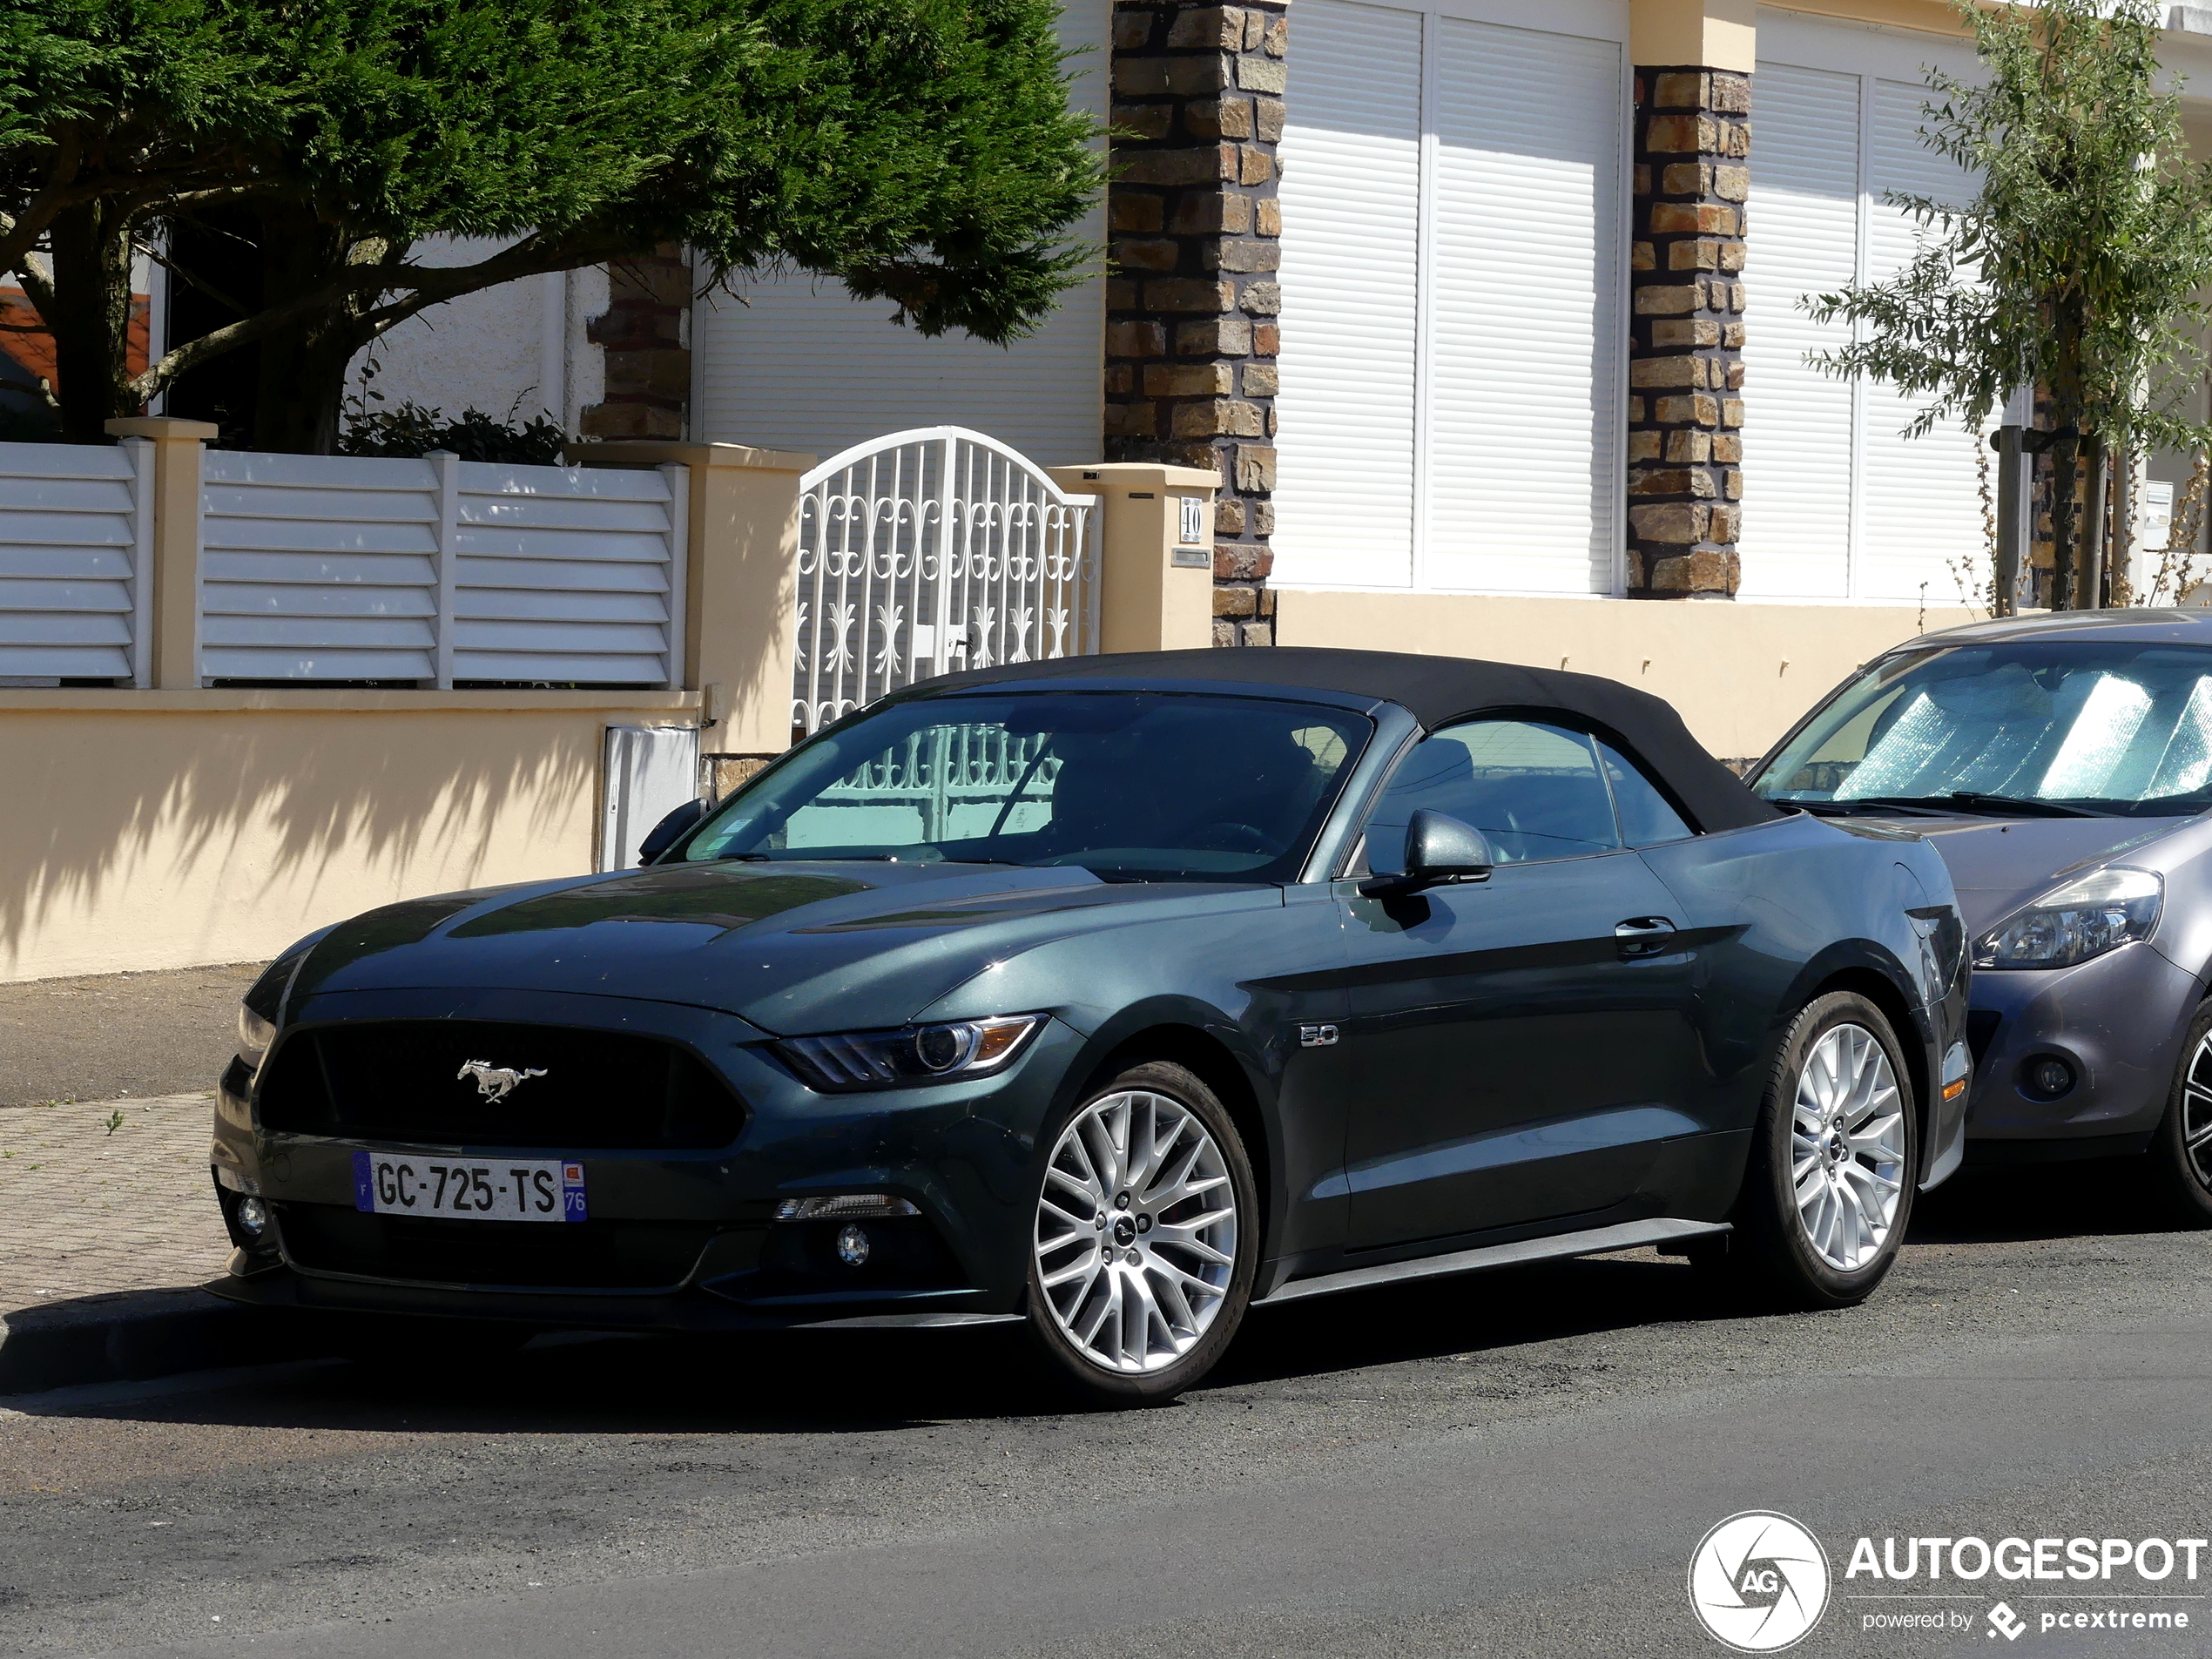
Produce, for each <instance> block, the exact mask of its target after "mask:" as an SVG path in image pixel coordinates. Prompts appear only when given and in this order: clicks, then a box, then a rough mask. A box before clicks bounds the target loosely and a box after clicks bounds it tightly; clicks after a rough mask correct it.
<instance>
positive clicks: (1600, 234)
mask: <svg viewBox="0 0 2212 1659" xmlns="http://www.w3.org/2000/svg"><path fill="white" fill-rule="evenodd" d="M1436 51H1437V54H1438V58H1437V75H1436V116H1435V122H1434V126H1435V132H1436V152H1435V165H1436V184H1435V209H1434V220H1433V223H1434V231H1433V237H1434V244H1433V252H1432V253H1431V255H1430V260H1431V263H1430V271H1431V280H1432V289H1433V298H1432V300H1431V301H1430V304H1431V307H1432V316H1433V320H1432V322H1431V324H1430V335H1431V341H1432V344H1431V348H1430V361H1429V396H1428V415H1429V444H1428V450H1429V454H1428V465H1427V467H1426V474H1427V477H1428V480H1429V485H1428V492H1427V493H1428V497H1429V516H1428V536H1427V548H1426V553H1427V556H1426V561H1425V563H1426V570H1425V576H1426V581H1425V582H1424V583H1423V585H1424V586H1426V587H1435V588H1480V589H1482V590H1485V591H1487V592H1494V593H1508V592H1519V593H1592V592H1606V591H1608V590H1610V589H1611V588H1612V586H1613V583H1614V574H1615V548H1616V546H1617V544H1618V541H1617V529H1616V526H1617V523H1618V515H1619V510H1620V509H1619V497H1620V494H1621V479H1620V470H1619V466H1618V461H1617V457H1618V444H1619V436H1618V434H1619V432H1620V428H1621V419H1622V415H1621V386H1620V375H1619V356H1620V325H1621V315H1620V314H1621V309H1622V298H1621V269H1620V212H1621V194H1620V172H1621V120H1620V101H1621V47H1620V45H1619V44H1618V43H1617V42H1614V41H1609V40H1591V39H1587V38H1584V37H1578V36H1575V35H1561V34H1549V33H1541V32H1539V31H1537V30H1531V29H1509V28H1501V27H1500V26H1498V25H1496V24H1485V23H1470V22H1467V21H1464V20H1462V19H1460V18H1457V17H1440V18H1439V19H1438V38H1437V44H1436ZM1507 503H1510V510H1507V511H1501V510H1500V509H1501V507H1504V506H1505V505H1506V504H1507Z"/></svg>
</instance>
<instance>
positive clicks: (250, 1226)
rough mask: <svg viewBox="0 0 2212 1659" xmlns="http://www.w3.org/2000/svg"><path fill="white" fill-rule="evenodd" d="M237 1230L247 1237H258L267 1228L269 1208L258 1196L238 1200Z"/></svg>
mask: <svg viewBox="0 0 2212 1659" xmlns="http://www.w3.org/2000/svg"><path fill="white" fill-rule="evenodd" d="M238 1230H239V1231H240V1232H242V1233H244V1234H245V1235H246V1237H247V1238H260V1236H261V1235H262V1234H263V1233H265V1232H266V1231H268V1230H269V1208H268V1206H267V1205H266V1204H263V1203H262V1202H261V1201H260V1199H259V1198H240V1199H239V1201H238Z"/></svg>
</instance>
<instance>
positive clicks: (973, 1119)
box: [210, 991, 1083, 1330]
mask: <svg viewBox="0 0 2212 1659" xmlns="http://www.w3.org/2000/svg"><path fill="white" fill-rule="evenodd" d="M461 1016H466V1017H469V1018H482V1019H496V1020H507V1021H528V1022H536V1023H543V1024H552V1025H561V1026H563V1027H566V1028H570V1029H575V1028H583V1029H591V1028H602V1029H607V1030H610V1031H614V1030H620V1031H623V1032H625V1033H630V1034H637V1033H641V1032H642V1033H648V1034H651V1035H658V1036H661V1037H664V1038H665V1039H667V1040H670V1041H673V1042H680V1043H682V1044H683V1045H685V1046H686V1047H688V1048H689V1049H691V1050H692V1052H693V1053H695V1054H697V1055H698V1056H699V1057H700V1058H701V1059H703V1060H705V1062H707V1063H708V1064H710V1065H711V1066H712V1067H714V1068H715V1069H717V1070H718V1071H719V1072H720V1073H721V1075H722V1076H724V1077H725V1079H726V1080H727V1081H728V1082H729V1083H730V1085H731V1087H732V1089H734V1090H735V1091H736V1093H737V1094H738V1096H739V1098H740V1099H741V1100H742V1101H743V1102H744V1103H745V1124H744V1127H743V1129H742V1130H740V1131H739V1132H738V1135H737V1136H736V1138H735V1140H734V1141H733V1142H732V1143H731V1144H729V1145H727V1146H725V1147H718V1148H713V1149H710V1150H697V1151H693V1150H667V1149H664V1148H655V1149H652V1150H604V1149H594V1148H592V1147H590V1146H578V1147H574V1148H567V1149H563V1150H560V1151H559V1152H558V1153H557V1154H556V1155H555V1156H558V1157H562V1158H563V1159H574V1160H580V1161H581V1162H582V1163H583V1166H584V1177H585V1184H586V1190H587V1191H588V1194H589V1207H590V1219H589V1220H586V1221H581V1222H564V1223H525V1222H496V1221H470V1220H462V1219H457V1218H439V1219H435V1220H434V1219H428V1218H420V1217H390V1216H378V1215H372V1214H368V1213H365V1212H363V1211H359V1210H358V1209H356V1207H355V1197H354V1153H355V1152H357V1151H362V1150H367V1151H371V1152H379V1153H382V1152H401V1153H404V1154H407V1155H408V1156H410V1157H415V1158H417V1159H418V1160H421V1159H426V1158H427V1159H437V1158H444V1159H448V1160H451V1159H454V1158H456V1157H466V1158H467V1159H469V1160H472V1161H475V1162H482V1163H491V1162H495V1161H496V1160H497V1159H498V1158H499V1157H505V1156H510V1155H511V1156H513V1157H539V1158H543V1157H547V1156H549V1154H548V1152H547V1151H546V1150H544V1149H543V1148H530V1149H523V1148H501V1147H494V1146H477V1145H471V1146H469V1147H467V1148H461V1147H453V1146H439V1145H432V1144H426V1143H407V1144H396V1143H392V1142H389V1141H378V1142H373V1143H372V1142H368V1141H363V1140H356V1139H347V1138H337V1137H323V1136H309V1135H300V1134H291V1133H277V1132H272V1131H270V1130H266V1128H264V1127H263V1126H262V1125H261V1124H260V1122H259V1118H258V1115H257V1113H256V1111H255V1108H254V1103H253V1097H252V1089H251V1078H250V1076H249V1075H248V1074H247V1073H246V1068H245V1067H244V1066H243V1064H242V1063H241V1064H238V1065H234V1066H233V1068H232V1069H230V1070H229V1071H228V1072H226V1074H225V1076H224V1077H223V1079H222V1082H221V1086H220V1087H219V1091H218V1096H217V1107H216V1132H215V1140H214V1146H213V1153H212V1162H213V1166H214V1172H215V1178H216V1183H217V1185H218V1188H219V1197H220V1200H221V1203H222V1205H223V1211H224V1215H225V1218H226V1222H228V1223H229V1224H230V1227H231V1235H232V1242H233V1244H234V1245H237V1246H238V1248H237V1249H236V1251H234V1252H233V1258H232V1263H231V1268H230V1271H229V1273H228V1275H227V1276H226V1278H224V1279H222V1280H219V1281H218V1282H217V1283H216V1284H215V1285H212V1286H210V1288H211V1289H212V1290H214V1291H217V1292H218V1293H219V1294H220V1295H223V1296H226V1297H227V1298H231V1299H233V1300H236V1301H241V1302H248V1303H256V1304H260V1305H272V1306H286V1307H294V1308H313V1309H327V1310H346V1311H355V1312H374V1313H400V1314H419V1315H432V1316H445V1317H459V1318H503V1319H515V1320H522V1321H527V1322H529V1323H533V1324H539V1325H559V1326H573V1327H585V1328H597V1329H608V1330H733V1329H735V1330H743V1329H762V1328H782V1327H789V1326H794V1325H843V1324H850V1323H853V1322H856V1321H858V1322H861V1323H865V1324H884V1323H890V1324H900V1325H935V1324H957V1323H969V1322H973V1321H976V1320H981V1319H996V1318H1012V1317H1016V1316H1017V1315H1018V1311H1019V1309H1020V1308H1021V1306H1022V1298H1023V1294H1024V1291H1025V1287H1026V1284H1027V1264H1028V1238H1027V1234H1028V1226H1029V1222H1030V1211H1031V1208H1032V1205H1031V1200H1032V1198H1033V1197H1034V1194H1033V1192H1032V1191H1031V1187H1032V1184H1033V1183H1034V1182H1035V1179H1036V1173H1035V1167H1034V1166H1035V1159H1036V1156H1037V1138H1038V1135H1039V1133H1040V1131H1041V1130H1042V1127H1043V1125H1044V1123H1046V1121H1047V1120H1048V1118H1049V1115H1050V1113H1051V1112H1052V1110H1053V1109H1054V1107H1055V1104H1056V1103H1057V1097H1058V1090H1059V1089H1060V1087H1061V1086H1062V1081H1063V1080H1064V1079H1066V1078H1067V1077H1068V1076H1069V1072H1070V1070H1071V1069H1073V1067H1074V1065H1075V1062H1076V1057H1077V1056H1078V1055H1079V1054H1080V1053H1081V1051H1082V1047H1083V1038H1082V1035H1080V1034H1079V1033H1077V1032H1076V1031H1075V1030H1074V1029H1072V1028H1069V1027H1068V1026H1066V1025H1064V1024H1062V1023H1061V1022H1058V1021H1056V1020H1049V1021H1047V1022H1046V1023H1045V1025H1044V1027H1043V1028H1042V1029H1041V1030H1040V1031H1039V1032H1038V1034H1037V1035H1036V1037H1035V1039H1034V1040H1033V1041H1032V1042H1030V1043H1029V1044H1028V1047H1027V1048H1026V1049H1024V1050H1023V1051H1022V1054H1021V1055H1020V1056H1019V1057H1018V1058H1017V1059H1016V1060H1015V1062H1014V1063H1013V1064H1012V1065H1011V1066H1009V1067H1008V1069H1007V1070H1006V1071H1005V1072H1004V1073H1002V1074H1001V1075H998V1076H991V1077H987V1078H981V1079H976V1080H974V1081H971V1082H961V1083H951V1084H940V1085H933V1086H925V1087H916V1088H907V1089H886V1090H880V1091H873V1092H869V1093H862V1094H846V1095H825V1094H819V1093H816V1092H814V1091H813V1090H811V1089H808V1088H806V1086H805V1085H804V1084H802V1083H800V1082H799V1081H798V1080H797V1079H796V1078H795V1077H793V1076H792V1075H791V1073H789V1072H788V1071H787V1070H786V1069H784V1068H783V1067H782V1066H781V1065H780V1064H779V1062H777V1061H776V1060H775V1059H774V1058H773V1057H772V1055H770V1054H769V1053H768V1052H767V1050H766V1049H765V1036H764V1035H763V1034H762V1033H760V1032H759V1031H758V1030H757V1029H755V1028H752V1027H751V1026H749V1025H747V1024H745V1022H743V1021H740V1020H738V1019H736V1018H735V1017H733V1016H730V1015H718V1014H713V1013H710V1012H707V1011H705V1010H700V1009H696V1008H676V1007H673V1006H671V1005H664V1004H653V1003H644V1002H637V1001H629V1000H626V999H617V998H609V997H596V996H580V995H543V994H533V995H529V997H527V998H523V997H518V996H516V995H513V994H507V993H497V992H483V993H475V992H472V993H466V994H463V993H455V992H423V991H408V992H378V993H365V992H364V993H347V994H334V995H326V996H324V997H320V998H318V999H315V1000H314V1001H312V1002H310V1003H309V1004H307V1006H306V1007H305V1008H302V1010H301V1011H300V1024H302V1025H307V1024H314V1023H320V1022H329V1021H337V1020H343V1021H362V1020H394V1019H405V1020H420V1019H424V1018H437V1017H448V1018H451V1017H461ZM610 1138H614V1137H612V1136H610ZM860 1192H867V1193H887V1194H890V1195H892V1196H894V1197H900V1198H904V1199H906V1200H907V1201H908V1202H909V1203H911V1204H913V1205H914V1207H915V1209H916V1210H917V1211H919V1212H920V1214H919V1215H918V1216H915V1217H897V1218H890V1219H870V1218H860V1224H861V1225H863V1226H864V1227H865V1228H866V1229H867V1231H868V1232H869V1234H870V1235H871V1240H872V1246H873V1247H872V1249H871V1251H870V1252H869V1257H868V1259H867V1262H865V1263H863V1264H860V1266H858V1267H854V1266H851V1265H848V1264H846V1263H845V1262H843V1261H842V1260H841V1259H840V1258H839V1256H838V1253H837V1251H836V1249H835V1246H834V1240H835V1236H836V1235H837V1233H838V1232H839V1231H840V1228H841V1226H842V1225H843V1224H845V1221H844V1220H840V1219H833V1220H806V1221H779V1220H778V1219H776V1218H775V1217H776V1211H777V1207H778V1205H779V1204H781V1203H782V1202H783V1201H784V1200H786V1199H789V1198H799V1197H819V1196H831V1195H836V1194H840V1193H860ZM246 1194H253V1195H254V1196H258V1197H260V1198H261V1199H262V1200H263V1201H264V1203H265V1204H266V1207H267V1209H268V1211H269V1212H270V1215H271V1217H272V1224H271V1225H270V1226H269V1227H268V1228H267V1229H266V1231H265V1232H264V1234H263V1236H262V1238H261V1239H260V1240H259V1241H255V1240H253V1239H251V1238H248V1236H247V1235H246V1233H245V1231H244V1230H243V1229H242V1228H240V1227H239V1224H238V1221H237V1208H238V1202H239V1198H240V1197H242V1196H244V1195H246ZM848 1219H849V1218H848ZM547 1235H559V1236H557V1237H550V1238H549V1237H547ZM570 1263H573V1264H575V1265H574V1266H570V1265H568V1264H570ZM517 1280H523V1281H526V1282H516V1281H517ZM564 1280H565V1282H564Z"/></svg>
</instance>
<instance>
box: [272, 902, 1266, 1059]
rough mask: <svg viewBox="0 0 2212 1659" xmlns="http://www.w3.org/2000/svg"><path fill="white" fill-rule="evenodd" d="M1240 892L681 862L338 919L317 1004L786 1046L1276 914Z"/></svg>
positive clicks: (315, 975) (311, 959)
mask: <svg viewBox="0 0 2212 1659" xmlns="http://www.w3.org/2000/svg"><path fill="white" fill-rule="evenodd" d="M1281 903H1282V894H1281V893H1280V892H1279V891H1278V889H1277V888H1275V887H1258V886H1254V885H1252V884H1250V883H1224V884H1218V885H1215V884H1204V883H1193V882H1183V881H1177V882H1158V883H1143V882H1122V883H1114V882H1105V881H1101V880H1099V879H1098V878H1097V877H1096V876H1095V875H1092V874H1091V873H1089V871H1087V870H1081V869H1007V868H1002V867H994V866H982V865H958V864H894V863H889V862H883V863H878V862H873V861H870V862H867V863H843V862H838V863H821V864H808V863H799V862H792V863H775V864H678V865H668V866H663V867H655V868H652V869H647V870H631V871H627V872H624V873H617V874H611V875H598V876H582V877H577V878H575V879H573V880H563V881H557V882H537V883H533V884H531V885H529V886H527V887H502V888H494V889H490V890H488V891H480V892H475V893H459V894H443V895H441V896H439V897H436V898H428V899H415V900H408V901H407V902H405V903H402V904H396V905H388V906H386V907H384V908H382V909H381V910H372V911H369V912H368V913H367V914H363V915H361V916H356V917H354V919H353V920H352V921H346V922H341V923H340V924H339V925H338V926H337V927H334V928H333V929H332V930H331V931H330V933H329V934H327V935H326V936H325V937H324V938H323V939H322V940H320V941H318V942H317V943H316V945H315V947H314V949H313V951H312V952H310V953H309V954H308V956H307V961H306V962H305V964H304V965H303V967H302V968H301V970H300V976H299V978H298V980H297V981H295V982H294V985H293V990H292V995H291V1001H292V1002H293V1005H294V1006H297V1004H298V1003H299V1002H300V1000H301V999H302V998H304V997H306V996H309V995H318V994H320V993H322V992H325V991H361V990H389V989H403V988H404V989H443V988H451V989H500V990H520V991H534V990H536V991H561V992H572V993H573V992H580V993H585V994H597V995H607V996H623V997H634V998H642V999H645V1000H649V1001H661V1002H683V1003H688V1004H691V1005H693V1006H696V1007H702V1008H718V1009H721V1010H724V1011H725V1012H727V1013H731V1014H735V1015H739V1016H740V1017H742V1018H744V1019H745V1020H747V1021H749V1022H752V1024H754V1025H756V1026H759V1028H762V1029H763V1030H765V1031H769V1032H772V1033H777V1034H781V1035H789V1034H792V1033H802V1032H811V1031H824V1030H838V1029H846V1030H851V1029H856V1028H864V1027H867V1026H873V1025H898V1024H901V1023H903V1022H906V1021H907V1020H910V1019H912V1018H913V1017H914V1015H917V1014H919V1013H920V1012H921V1010H923V1009H924V1008H927V1007H928V1006H929V1005H930V1004H931V1003H933V1002H934V1001H937V1000H938V999H939V998H940V997H941V996H943V995H945V994H946V993H947V992H948V991H949V990H951V989H952V988H954V987H955V986H957V985H959V984H960V983H961V981H964V980H966V979H968V978H969V977H970V976H971V975H973V974H975V973H977V972H979V971H981V969H982V968H985V967H986V966H988V965H989V964H990V963H992V962H995V961H1005V960H1007V959H1008V957H1010V956H1011V955H1013V954H1015V953H1017V952H1020V951H1023V950H1027V949H1029V948H1032V947H1034V946H1036V945H1038V944H1042V943H1043V942H1045V941H1049V940H1053V939H1057V938H1062V937H1065V936H1066V935H1068V934H1071V933H1080V932H1090V931H1096V930H1099V929H1103V928H1108V927H1122V926H1127V925H1129V924H1130V923H1131V922H1134V921H1141V920H1150V919H1151V918H1152V917H1154V916H1156V915H1157V914H1159V913H1160V911H1161V910H1162V909H1163V907H1173V908H1174V909H1175V911H1176V914H1190V915H1200V914H1205V913H1207V912H1209V911H1212V910H1217V909H1220V908H1231V909H1242V908H1246V907H1252V906H1256V905H1259V906H1279V905H1280V904H1281Z"/></svg>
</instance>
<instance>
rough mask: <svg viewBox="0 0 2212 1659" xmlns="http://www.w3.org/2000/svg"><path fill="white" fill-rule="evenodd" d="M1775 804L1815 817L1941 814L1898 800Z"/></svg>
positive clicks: (1781, 801) (1929, 808)
mask: <svg viewBox="0 0 2212 1659" xmlns="http://www.w3.org/2000/svg"><path fill="white" fill-rule="evenodd" d="M1774 805H1776V806H1794V807H1796V808H1797V810H1798V811H1799V812H1801V813H1812V814H1813V816H1815V817H1816V818H1851V817H1854V816H1857V815H1858V814H1860V813H1878V814H1881V815H1882V816H1884V817H1886V816H1888V815H1889V814H1890V813H1911V814H1912V816H1913V817H1915V818H1940V817H1941V816H1942V815H1943V814H1942V813H1939V812H1937V811H1936V810H1935V809H1934V808H1933V807H1930V806H1909V805H1907V804H1906V803H1905V802H1904V801H1899V800H1790V799H1780V800H1777V801H1776V802H1775V803H1774Z"/></svg>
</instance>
